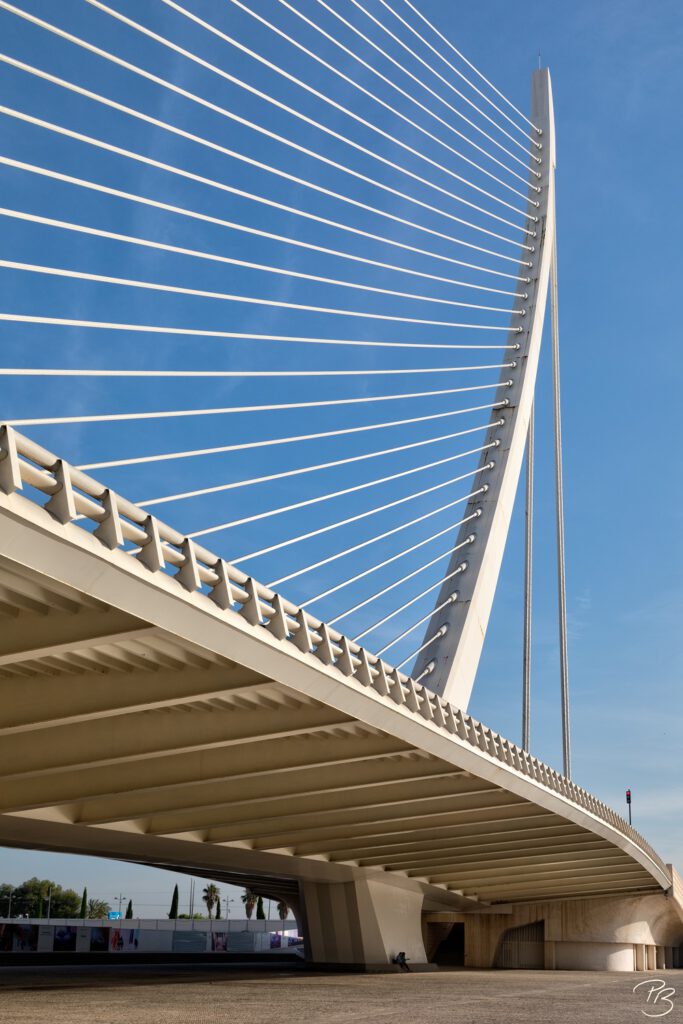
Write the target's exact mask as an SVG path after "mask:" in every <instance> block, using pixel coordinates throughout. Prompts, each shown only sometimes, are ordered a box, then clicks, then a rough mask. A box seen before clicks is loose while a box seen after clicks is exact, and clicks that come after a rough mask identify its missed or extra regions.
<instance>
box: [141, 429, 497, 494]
mask: <svg viewBox="0 0 683 1024" xmlns="http://www.w3.org/2000/svg"><path fill="white" fill-rule="evenodd" d="M441 439H442V438H439V437H435V438H429V439H428V440H426V441H411V442H410V443H409V444H399V445H398V446H397V447H390V449H384V450H383V451H381V452H369V453H367V454H365V455H353V456H349V457H348V458H346V459H335V460H334V461H332V462H322V463H317V464H316V465H314V466H301V467H299V468H297V469H285V470H281V471H280V472H279V473H269V474H267V475H266V476H254V477H251V478H250V479H247V480H232V481H231V482H229V483H220V484H216V485H215V486H212V487H202V488H201V489H199V490H187V492H185V493H184V494H179V495H171V496H169V497H166V498H151V499H148V500H146V501H139V502H137V503H136V504H137V505H141V506H145V507H146V506H150V505H162V504H164V503H166V502H174V501H180V500H181V499H185V498H197V497H199V496H201V495H214V494H218V493H219V492H222V490H233V489H234V488H236V487H248V486H251V485H252V484H255V483H269V482H271V481H272V480H283V479H286V478H288V477H290V476H301V475H303V474H304V473H316V472H318V471H319V470H324V469H333V468H335V467H336V466H349V465H350V464H351V463H354V462H362V461H365V460H368V459H378V458H380V457H381V456H384V455H393V454H394V453H396V452H407V451H409V450H411V449H415V447H421V446H423V445H425V444H433V443H434V441H438V440H441ZM492 447H498V444H497V443H496V441H489V442H488V443H487V444H482V445H480V446H479V447H476V449H471V450H470V451H468V452H461V453H459V454H458V455H452V456H449V457H447V458H446V459H440V460H438V461H437V462H433V463H430V464H429V466H428V467H426V468H428V469H431V468H433V467H434V466H441V465H443V464H444V463H447V462H455V461H456V459H465V458H466V457H467V456H468V455H478V454H479V453H480V452H486V451H488V449H492ZM418 468H419V469H421V468H422V467H418ZM417 471H418V470H415V469H412V470H408V471H407V472H405V473H404V474H402V473H401V474H398V475H399V476H400V475H408V473H415V472H417ZM395 478H396V477H395V476H392V477H385V478H383V479H381V480H377V481H375V480H373V481H371V483H369V484H366V486H371V485H372V484H373V483H376V482H377V483H384V482H385V479H395Z"/></svg>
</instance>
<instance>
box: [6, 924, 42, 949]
mask: <svg viewBox="0 0 683 1024" xmlns="http://www.w3.org/2000/svg"><path fill="white" fill-rule="evenodd" d="M12 949H13V950H14V952H15V953H35V951H36V950H37V949H38V925H37V924H15V925H14V936H13V938H12Z"/></svg>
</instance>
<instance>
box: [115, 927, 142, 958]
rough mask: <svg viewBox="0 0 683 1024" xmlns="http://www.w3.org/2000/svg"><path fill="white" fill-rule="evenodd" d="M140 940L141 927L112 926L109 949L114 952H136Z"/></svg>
mask: <svg viewBox="0 0 683 1024" xmlns="http://www.w3.org/2000/svg"><path fill="white" fill-rule="evenodd" d="M139 941H140V929H139V928H111V929H110V935H109V949H110V951H111V952H112V953H135V952H136V951H137V948H138V944H139Z"/></svg>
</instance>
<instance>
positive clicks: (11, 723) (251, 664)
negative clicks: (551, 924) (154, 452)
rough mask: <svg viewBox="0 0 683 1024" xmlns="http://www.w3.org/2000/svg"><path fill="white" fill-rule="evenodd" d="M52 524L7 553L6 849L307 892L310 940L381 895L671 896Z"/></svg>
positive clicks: (0, 837) (439, 901) (609, 847)
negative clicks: (323, 918)
mask: <svg viewBox="0 0 683 1024" xmlns="http://www.w3.org/2000/svg"><path fill="white" fill-rule="evenodd" d="M21 500H22V501H23V500H24V499H21ZM40 517H44V519H41V518H40ZM34 518H35V519H36V520H37V521H35V522H33V523H22V522H21V521H20V520H19V519H18V518H17V517H16V516H13V515H9V516H7V515H5V516H3V530H2V538H3V540H2V543H1V544H0V548H1V549H2V550H1V551H0V622H1V624H2V625H1V628H0V688H1V691H2V701H1V702H0V735H2V745H1V747H0V778H1V780H2V785H1V787H0V842H1V843H4V844H6V845H16V846H25V847H31V848H44V849H53V850H62V851H72V852H79V853H91V854H96V855H101V856H110V857H111V856H113V857H118V858H121V859H128V860H134V861H139V862H143V863H150V864H160V865H161V864H163V865H165V866H172V867H176V868H179V869H181V870H187V871H197V872H199V871H201V872H203V873H206V874H210V873H214V874H216V876H217V877H219V876H220V877H227V876H229V875H231V876H232V877H234V878H238V877H243V878H245V879H247V880H251V881H252V882H256V881H257V880H258V878H259V877H261V878H263V879H267V878H270V879H271V880H272V879H281V880H282V884H290V885H291V883H296V884H298V885H299V886H300V889H301V892H302V893H303V892H304V891H305V890H306V887H307V888H308V905H309V913H308V917H309V919H310V917H311V907H312V905H313V903H315V904H316V907H317V909H316V912H318V911H319V909H320V907H321V906H323V905H324V904H325V899H324V898H323V897H322V896H321V893H322V889H321V887H323V888H324V887H325V886H328V885H332V886H333V887H336V888H335V891H337V892H341V891H342V890H345V889H347V890H348V889H349V887H351V889H350V890H349V892H347V893H346V896H345V897H344V905H345V906H346V905H351V904H353V906H355V907H357V908H359V907H363V906H369V905H372V906H374V905H375V904H377V905H378V906H379V905H380V904H382V900H383V899H384V900H385V902H386V898H385V896H383V897H382V898H381V899H380V898H379V897H378V892H379V888H378V887H380V888H381V890H382V892H383V893H385V894H386V893H390V896H389V901H388V905H390V907H391V909H392V912H393V911H394V910H395V908H396V907H397V906H402V905H403V903H405V904H406V907H404V911H405V913H406V914H407V913H408V909H415V910H416V914H415V915H414V917H415V919H416V920H418V919H419V910H420V909H429V910H439V909H440V910H449V909H450V910H451V911H456V910H470V911H472V910H477V911H482V910H484V909H485V905H486V904H492V903H493V904H496V906H497V908H498V909H502V906H501V905H503V904H505V905H509V904H510V903H514V902H517V903H522V902H528V901H530V900H547V899H553V900H557V899H562V898H564V897H573V898H576V897H581V896H590V897H595V896H608V895H617V894H643V893H661V892H662V889H663V888H664V887H665V885H664V884H663V883H662V880H661V879H660V877H658V875H657V873H656V871H653V865H652V864H651V863H650V862H649V861H648V858H647V857H646V856H644V855H643V852H642V851H639V850H638V849H637V848H636V847H635V845H634V843H633V842H631V841H629V840H628V838H626V837H624V836H619V835H618V833H617V832H616V830H615V829H613V828H610V827H609V825H608V824H606V823H605V822H600V821H599V820H598V819H597V818H595V816H594V815H591V814H590V813H588V812H587V811H586V810H584V809H581V808H579V807H577V806H575V805H573V804H572V803H571V801H568V800H566V799H564V798H563V797H561V796H559V795H558V794H557V793H554V792H551V791H550V790H548V789H546V788H544V787H542V786H539V785H538V784H537V783H535V782H533V781H532V780H530V779H528V778H523V777H521V775H520V773H519V772H517V773H515V772H513V771H511V770H510V769H508V768H505V767H504V766H503V765H501V764H500V763H499V762H496V761H495V760H494V759H493V758H492V757H491V756H490V755H488V754H484V753H483V752H482V751H481V750H480V749H476V748H473V747H470V746H467V745H465V744H463V743H458V742H456V740H455V739H454V738H453V737H451V736H449V735H448V734H446V733H445V732H444V730H443V729H437V728H436V727H435V725H434V724H432V723H430V722H427V721H425V718H424V717H422V716H421V715H419V714H417V713H416V712H415V711H414V710H411V709H410V708H407V707H406V706H398V705H396V704H395V703H394V702H393V701H391V700H390V698H388V697H380V696H379V695H378V694H377V692H376V691H375V690H372V689H370V688H368V687H363V686H361V685H360V684H358V683H354V685H350V684H349V682H348V681H347V680H345V679H343V678H342V677H341V673H339V672H338V670H336V669H335V668H334V667H332V666H325V665H320V663H319V662H315V659H314V658H313V656H312V655H306V654H300V653H299V652H297V651H296V650H295V649H294V648H293V647H292V645H291V644H290V645H289V649H288V650H287V653H284V654H283V653H281V650H280V648H278V641H277V640H275V639H274V638H273V637H272V635H271V634H270V633H268V632H267V631H266V630H265V629H262V628H260V627H254V626H250V625H248V624H245V623H244V620H242V619H241V618H240V616H238V615H237V614H236V613H226V612H221V613H220V615H218V614H217V610H216V609H215V606H213V605H212V604H211V602H210V601H209V599H208V598H207V597H206V596H205V595H203V594H196V595H192V596H191V597H189V598H188V595H187V593H186V592H185V591H183V590H182V588H181V587H180V585H179V584H178V583H177V581H176V580H174V579H172V578H170V577H168V576H163V575H162V576H159V574H156V576H154V577H153V576H152V574H150V573H149V571H148V570H147V569H146V568H145V567H144V566H142V565H141V564H140V563H139V562H137V561H136V560H135V559H132V558H131V557H130V555H128V554H126V553H124V552H113V553H107V554H106V557H105V558H104V559H103V558H102V557H101V555H99V552H98V545H99V542H98V541H97V540H96V539H95V538H93V537H92V536H91V535H89V534H87V533H86V532H84V531H82V530H80V529H78V528H77V527H75V526H68V527H62V526H59V525H58V524H53V522H52V521H51V520H50V517H49V516H48V515H47V513H45V512H43V510H35V512H34ZM48 524H49V529H48V530H47V532H46V531H45V530H44V529H37V527H38V526H41V525H42V526H45V525H48ZM65 531H66V533H67V534H68V537H69V539H70V540H71V539H73V538H76V539H77V543H76V544H75V545H73V544H72V545H71V546H70V547H68V548H67V546H66V545H65V544H64V537H65ZM45 542H48V543H47V544H46V543H45ZM36 545H37V546H38V547H39V548H40V551H39V552H37V553H36V554H35V556H34V554H33V553H32V552H33V551H34V548H35V547H36ZM37 558H40V559H41V570H40V571H39V569H38V567H37V565H36V564H34V562H35V559H37ZM50 560H52V566H50V565H49V564H46V563H49V562H50ZM43 566H45V568H46V569H47V570H50V569H51V571H49V574H48V572H43V571H42V567H43ZM259 629H260V633H259ZM261 634H262V635H261ZM290 649H291V650H290ZM269 669H272V670H271V671H269ZM660 873H661V872H660ZM664 878H665V876H664ZM340 883H341V885H340ZM264 884H265V883H264ZM271 887H272V886H271ZM351 890H352V891H351ZM349 893H350V896H349ZM391 894H393V895H391ZM349 899H351V904H349ZM401 901H403V903H402V902H401ZM408 904H410V908H408ZM413 904H415V906H414V907H413ZM333 906H334V901H332V903H330V908H331V909H330V912H331V913H333V914H335V915H336V916H337V917H339V908H338V907H337V910H336V911H335V910H334V909H333ZM406 908H408V909H406ZM380 910H381V908H380ZM404 911H402V913H404ZM378 913H379V916H380V917H381V913H382V912H380V911H378ZM354 920H355V919H354ZM356 924H357V921H356ZM354 927H355V925H354V923H353V921H350V923H349V928H348V930H349V932H350V933H353V931H354ZM322 931H324V928H322ZM416 942H417V940H416ZM344 955H345V956H346V958H348V957H349V956H353V957H355V958H356V959H357V957H358V956H360V957H361V959H362V958H363V957H365V959H367V954H364V953H363V952H362V950H361V951H360V952H359V953H358V952H354V950H353V949H352V950H351V953H349V952H348V950H347V952H346V953H345V954H344ZM326 957H327V958H329V959H334V958H335V957H337V958H339V957H338V956H337V953H335V952H334V951H332V952H331V953H328V954H326ZM342 958H343V957H342Z"/></svg>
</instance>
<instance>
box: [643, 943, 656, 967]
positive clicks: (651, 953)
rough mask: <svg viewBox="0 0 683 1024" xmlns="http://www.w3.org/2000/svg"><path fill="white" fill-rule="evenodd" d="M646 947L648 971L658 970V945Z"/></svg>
mask: <svg viewBox="0 0 683 1024" xmlns="http://www.w3.org/2000/svg"><path fill="white" fill-rule="evenodd" d="M645 949H646V950H647V969H648V971H656V970H657V947H656V946H646V947H645Z"/></svg>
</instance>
